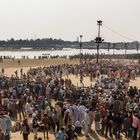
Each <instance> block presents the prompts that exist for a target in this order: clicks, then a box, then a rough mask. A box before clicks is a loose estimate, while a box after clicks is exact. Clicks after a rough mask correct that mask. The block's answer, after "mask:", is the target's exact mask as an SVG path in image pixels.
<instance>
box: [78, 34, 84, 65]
mask: <svg viewBox="0 0 140 140" xmlns="http://www.w3.org/2000/svg"><path fill="white" fill-rule="evenodd" d="M82 37H83V35H80V43H79V46H80V63H81V62H82Z"/></svg>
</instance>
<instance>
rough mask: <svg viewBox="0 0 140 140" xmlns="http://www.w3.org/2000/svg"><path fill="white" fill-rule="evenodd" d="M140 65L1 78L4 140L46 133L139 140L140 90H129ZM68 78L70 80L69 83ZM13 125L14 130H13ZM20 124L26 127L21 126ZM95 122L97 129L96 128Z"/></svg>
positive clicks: (53, 69) (66, 68)
mask: <svg viewBox="0 0 140 140" xmlns="http://www.w3.org/2000/svg"><path fill="white" fill-rule="evenodd" d="M139 74H140V65H138V64H133V63H132V64H122V63H120V62H115V61H114V62H109V61H102V62H101V63H99V64H96V63H94V62H85V63H82V64H75V65H68V64H64V65H58V66H50V67H43V68H41V67H40V68H35V69H30V70H29V71H28V72H27V74H23V73H22V72H21V77H18V75H17V74H16V76H15V75H12V76H11V77H7V76H5V75H4V73H3V75H1V76H0V139H1V140H3V139H4V140H9V139H10V132H11V131H12V132H15V131H20V133H21V134H23V140H28V136H29V134H30V133H31V132H33V133H34V139H35V140H37V139H41V138H38V132H43V134H44V139H46V138H47V139H48V137H49V135H48V134H49V133H53V134H54V135H55V138H56V140H65V139H66V140H74V139H78V136H79V135H81V133H84V135H85V137H86V139H88V138H89V137H90V134H92V133H93V130H94V129H93V128H94V127H93V124H94V125H95V131H96V132H97V133H98V134H99V135H102V136H104V137H108V136H109V137H111V138H113V137H115V139H117V140H119V139H120V137H121V133H124V135H125V136H126V137H127V138H132V139H133V140H137V137H139V134H140V118H139V117H140V111H139V107H140V104H139V99H140V90H139V89H137V87H129V82H130V80H131V79H133V80H134V79H135V77H136V76H138V75H139ZM70 75H76V76H77V77H78V76H80V82H81V83H83V77H84V76H88V77H89V78H90V80H91V81H93V83H94V84H92V85H91V86H89V87H84V86H82V87H77V86H75V85H73V84H72V83H73V81H71V80H70V78H69V77H70ZM64 77H65V78H64ZM12 121H14V124H12ZM21 121H23V122H22V123H21ZM93 122H94V123H93ZM139 138H140V137H139Z"/></svg>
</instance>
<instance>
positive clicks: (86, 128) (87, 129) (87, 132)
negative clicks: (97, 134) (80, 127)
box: [84, 109, 91, 137]
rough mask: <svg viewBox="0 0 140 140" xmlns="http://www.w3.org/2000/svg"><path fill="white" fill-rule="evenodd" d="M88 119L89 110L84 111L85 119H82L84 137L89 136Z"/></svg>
mask: <svg viewBox="0 0 140 140" xmlns="http://www.w3.org/2000/svg"><path fill="white" fill-rule="evenodd" d="M90 122H91V121H90V117H89V110H88V109H86V112H85V117H84V128H85V136H86V137H88V136H89V128H90Z"/></svg>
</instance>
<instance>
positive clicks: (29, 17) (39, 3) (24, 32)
mask: <svg viewBox="0 0 140 140" xmlns="http://www.w3.org/2000/svg"><path fill="white" fill-rule="evenodd" d="M98 19H101V20H103V23H104V24H105V25H106V26H108V27H110V28H111V29H113V30H115V31H117V32H119V33H121V34H122V35H124V36H127V37H129V38H132V39H134V40H140V0H0V39H9V38H16V39H19V38H22V39H27V38H29V39H30V38H35V34H36V37H37V38H48V37H53V38H62V39H64V40H76V38H77V36H78V35H80V34H83V36H84V37H83V40H93V39H94V38H95V37H96V35H97V23H96V21H97V20H98ZM101 30H102V37H103V38H104V39H105V41H115V42H116V41H129V40H127V39H125V38H122V37H120V36H118V35H116V34H114V33H112V32H111V31H109V30H108V29H106V28H105V27H104V26H102V28H101Z"/></svg>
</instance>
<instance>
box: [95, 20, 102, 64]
mask: <svg viewBox="0 0 140 140" xmlns="http://www.w3.org/2000/svg"><path fill="white" fill-rule="evenodd" d="M97 25H98V38H97V58H96V59H97V60H96V61H97V64H98V62H99V45H100V43H101V42H102V41H101V40H100V39H101V38H100V26H101V25H102V21H101V20H98V21H97Z"/></svg>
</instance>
